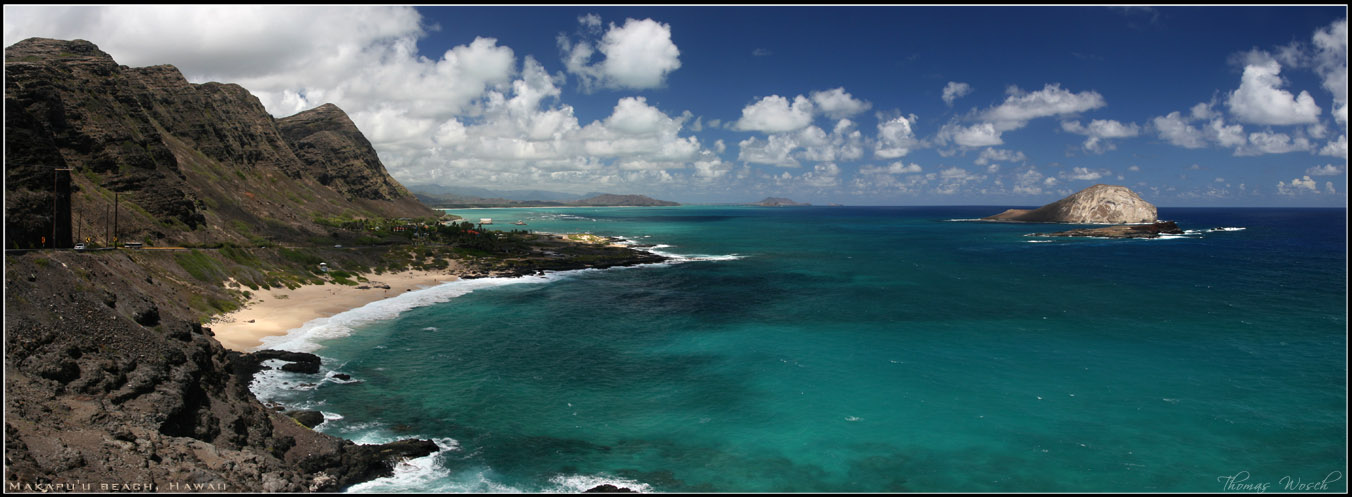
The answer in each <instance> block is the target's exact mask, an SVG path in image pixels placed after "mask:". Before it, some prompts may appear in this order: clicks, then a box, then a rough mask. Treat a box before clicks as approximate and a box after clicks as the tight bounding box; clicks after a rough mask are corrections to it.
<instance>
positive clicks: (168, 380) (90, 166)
mask: <svg viewBox="0 0 1352 497" xmlns="http://www.w3.org/2000/svg"><path fill="white" fill-rule="evenodd" d="M5 179H6V181H5V221H6V222H5V232H6V242H7V246H6V257H5V343H6V348H5V360H4V367H5V435H4V443H5V479H6V481H5V489H6V490H9V491H19V492H44V491H58V490H59V491H76V492H92V491H97V492H107V491H135V492H152V491H190V490H191V491H201V490H208V491H213V492H337V491H342V490H344V489H346V488H348V487H349V486H351V485H354V484H356V483H360V482H363V481H368V480H371V479H373V478H377V477H381V476H386V475H390V474H391V473H392V471H393V467H394V465H395V464H396V463H397V462H398V461H399V460H400V459H404V458H411V457H420V456H424V455H427V454H431V453H433V452H435V451H437V450H438V447H437V446H436V444H435V443H433V442H432V441H428V440H415V439H409V440H401V441H395V442H392V443H387V444H383V445H358V444H355V443H353V442H351V441H348V440H343V439H341V438H338V437H334V436H331V435H328V434H324V433H321V432H317V431H314V430H312V429H311V428H312V427H313V426H314V425H315V423H316V422H320V421H322V419H315V416H314V413H313V412H306V411H285V407H284V406H276V405H274V404H268V405H265V404H264V403H263V402H261V401H260V399H257V398H255V396H254V394H253V393H252V392H251V391H250V389H249V383H250V379H251V378H252V375H253V374H254V373H255V372H257V371H258V370H259V369H260V367H262V366H261V364H260V363H261V362H262V361H263V360H265V359H278V360H284V361H288V364H287V365H285V366H282V369H284V370H287V371H296V372H299V373H302V374H317V372H318V366H319V365H320V363H319V358H318V357H316V356H313V355H310V354H296V353H290V352H279V351H258V352H251V353H241V352H237V351H233V350H228V349H226V348H224V347H223V346H222V344H221V342H220V341H219V340H218V339H217V338H216V337H215V336H214V335H215V333H214V332H213V331H212V329H211V326H210V324H208V323H210V321H211V319H212V318H213V317H214V316H219V315H222V314H224V313H228V312H230V311H232V310H235V309H238V308H239V307H240V306H241V305H244V304H245V303H246V302H248V301H249V300H250V298H251V296H252V295H255V293H254V292H258V295H261V294H262V292H265V291H268V290H269V289H297V288H301V287H313V286H317V285H337V286H352V287H357V288H360V287H359V286H358V285H360V284H361V283H362V282H364V281H366V279H365V277H364V275H375V274H395V273H403V272H409V271H414V270H418V271H428V272H436V273H437V274H446V275H451V276H461V277H466V278H472V277H479V276H491V275H521V274H532V273H534V272H538V271H541V270H558V269H571V268H579V267H596V268H603V267H612V266H617V265H631V264H641V263H645V262H656V261H660V260H663V259H664V258H662V257H661V256H657V255H654V254H650V253H647V252H642V251H637V250H633V249H630V248H625V247H617V246H613V244H611V243H609V241H608V240H595V241H588V242H585V243H584V242H581V241H574V240H568V239H563V238H558V237H549V236H545V235H537V234H530V233H524V232H512V233H504V232H498V231H488V230H483V229H481V228H479V227H475V226H473V225H472V224H470V223H468V222H461V223H456V222H454V220H451V219H445V218H441V217H438V216H439V213H437V212H436V211H433V210H432V209H429V208H428V207H426V206H425V205H423V204H421V203H420V202H418V200H417V199H416V198H414V197H413V195H412V194H410V193H409V192H408V190H407V189H405V188H404V187H403V186H401V185H400V184H399V183H398V182H397V181H395V180H394V179H393V178H392V177H390V176H389V175H388V173H387V171H386V170H385V167H384V166H383V164H381V162H380V160H379V158H378V157H377V156H376V152H375V150H374V149H373V148H372V147H371V145H370V143H369V142H368V141H367V140H366V139H365V138H364V137H363V136H362V135H361V132H360V131H358V130H357V128H356V126H355V125H353V123H352V121H351V120H349V119H348V118H347V116H346V114H345V113H344V112H343V111H342V110H341V109H339V108H338V107H336V106H333V105H323V106H320V107H318V108H315V109H312V110H309V111H305V112H302V113H300V114H297V115H295V116H290V117H286V118H280V119H277V118H273V117H272V116H271V115H269V114H268V113H267V111H266V110H265V109H264V107H263V105H262V104H261V103H260V101H259V100H258V99H257V98H256V97H254V96H253V95H252V94H250V93H249V92H248V90H246V89H244V88H242V87H240V86H238V85H233V84H221V83H203V84H193V83H189V82H188V81H187V80H186V79H185V78H184V77H183V75H182V74H181V73H180V72H179V71H178V70H177V69H176V68H174V67H173V66H155V67H146V68H132V67H127V66H122V65H119V64H118V63H117V62H115V61H114V60H113V59H112V57H110V56H109V55H108V54H107V53H105V52H103V51H101V50H99V49H98V47H97V46H95V45H94V44H93V43H90V42H88V41H83V40H74V41H64V40H52V39H40V38H32V39H27V40H24V41H21V42H19V43H16V44H14V45H13V46H10V47H7V48H6V49H5ZM54 206H55V208H54ZM133 241H135V243H131V242H133ZM76 242H79V243H81V246H79V247H77V246H76V245H75V243H76ZM321 263H323V264H321ZM330 269H332V270H330ZM368 291H378V290H368ZM283 411H285V413H284V412H283Z"/></svg>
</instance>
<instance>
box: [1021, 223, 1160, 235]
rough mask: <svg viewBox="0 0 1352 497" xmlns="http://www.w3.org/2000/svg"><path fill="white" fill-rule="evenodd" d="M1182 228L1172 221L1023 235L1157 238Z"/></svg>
mask: <svg viewBox="0 0 1352 497" xmlns="http://www.w3.org/2000/svg"><path fill="white" fill-rule="evenodd" d="M1182 234H1183V230H1182V229H1181V228H1179V227H1178V224H1177V223H1174V222H1173V221H1164V222H1158V223H1151V224H1129V225H1122V226H1108V227H1104V228H1080V229H1073V230H1066V231H1058V232H1055V233H1029V234H1027V235H1024V236H1064V237H1096V238H1159V237H1160V235H1182Z"/></svg>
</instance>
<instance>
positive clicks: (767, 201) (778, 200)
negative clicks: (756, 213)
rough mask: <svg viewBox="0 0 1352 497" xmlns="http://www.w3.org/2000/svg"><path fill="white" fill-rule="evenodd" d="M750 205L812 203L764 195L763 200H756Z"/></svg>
mask: <svg viewBox="0 0 1352 497" xmlns="http://www.w3.org/2000/svg"><path fill="white" fill-rule="evenodd" d="M751 205H759V206H761V207H788V206H810V205H812V204H808V203H800V202H794V201H792V200H789V199H787V198H783V197H765V199H764V200H761V201H760V202H756V203H754V204H751Z"/></svg>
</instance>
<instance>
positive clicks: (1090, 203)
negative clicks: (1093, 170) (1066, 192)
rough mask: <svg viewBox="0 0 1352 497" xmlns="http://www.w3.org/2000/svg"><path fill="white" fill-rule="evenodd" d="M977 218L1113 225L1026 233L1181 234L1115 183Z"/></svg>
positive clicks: (1141, 200)
mask: <svg viewBox="0 0 1352 497" xmlns="http://www.w3.org/2000/svg"><path fill="white" fill-rule="evenodd" d="M981 220H983V221H996V222H1018V223H1062V224H1113V225H1115V226H1107V227H1102V228H1077V229H1072V230H1066V231H1058V232H1054V233H1029V234H1028V235H1026V236H1043V237H1096V238H1159V237H1160V236H1161V235H1181V234H1183V230H1182V229H1181V228H1179V227H1178V224H1177V223H1175V222H1173V221H1160V220H1159V218H1158V211H1157V210H1156V209H1155V206H1154V204H1151V203H1150V202H1146V201H1145V200H1144V199H1142V198H1141V196H1140V195H1137V194H1136V192H1133V191H1131V189H1130V188H1127V187H1125V186H1119V185H1104V184H1098V185H1094V186H1091V187H1089V188H1085V189H1083V190H1080V191H1078V192H1075V193H1074V194H1071V195H1070V196H1068V197H1066V198H1063V199H1061V200H1057V201H1055V202H1052V203H1050V204H1047V205H1044V206H1042V207H1039V208H1037V209H1008V210H1006V211H1004V212H1001V213H999V214H995V215H993V216H987V217H983V218H981Z"/></svg>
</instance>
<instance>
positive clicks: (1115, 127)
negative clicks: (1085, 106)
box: [1061, 119, 1141, 154]
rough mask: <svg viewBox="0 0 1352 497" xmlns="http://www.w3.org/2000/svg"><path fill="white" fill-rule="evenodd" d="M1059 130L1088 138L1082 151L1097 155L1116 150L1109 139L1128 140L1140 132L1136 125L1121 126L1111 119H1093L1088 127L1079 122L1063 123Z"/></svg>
mask: <svg viewBox="0 0 1352 497" xmlns="http://www.w3.org/2000/svg"><path fill="white" fill-rule="evenodd" d="M1061 129H1062V130H1065V131H1067V132H1070V133H1075V134H1077V135H1085V136H1088V137H1089V138H1087V139H1085V141H1084V149H1085V150H1088V151H1091V152H1094V153H1098V154H1101V153H1103V152H1105V151H1107V150H1112V149H1114V148H1116V147H1115V146H1114V145H1113V144H1112V142H1109V141H1108V140H1109V139H1114V138H1130V137H1134V136H1136V135H1138V134H1140V132H1141V128H1140V126H1137V125H1136V123H1128V124H1122V123H1120V122H1117V121H1114V120H1111V119H1095V120H1093V121H1090V122H1089V126H1085V125H1082V124H1080V121H1063V122H1062V123H1061Z"/></svg>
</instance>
